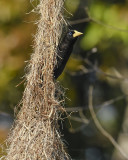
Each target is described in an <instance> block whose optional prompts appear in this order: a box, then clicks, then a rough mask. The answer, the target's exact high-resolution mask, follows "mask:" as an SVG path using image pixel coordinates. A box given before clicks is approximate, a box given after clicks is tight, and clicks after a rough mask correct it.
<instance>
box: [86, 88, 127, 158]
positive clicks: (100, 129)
mask: <svg viewBox="0 0 128 160" xmlns="http://www.w3.org/2000/svg"><path fill="white" fill-rule="evenodd" d="M92 93H93V86H90V87H89V110H90V113H91V116H92V118H93V120H94V123H95V125H96V127H97V128H98V129H99V131H100V132H101V133H102V134H103V135H104V136H105V137H106V138H107V139H108V140H109V141H110V142H111V143H112V144H113V146H114V147H115V148H116V149H117V150H118V151H119V152H120V153H121V154H122V156H123V157H124V159H125V160H128V155H127V154H126V153H125V152H124V151H123V149H122V148H121V147H120V146H119V144H118V143H117V142H116V141H115V139H114V138H113V137H112V136H111V135H110V134H109V133H108V132H107V131H106V130H105V129H104V128H103V127H102V126H101V124H100V123H99V121H98V119H97V117H96V114H95V111H94V109H93V104H92Z"/></svg>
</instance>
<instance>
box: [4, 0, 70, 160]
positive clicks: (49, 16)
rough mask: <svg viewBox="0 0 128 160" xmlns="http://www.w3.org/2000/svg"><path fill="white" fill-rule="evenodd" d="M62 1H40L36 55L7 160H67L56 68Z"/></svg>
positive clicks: (61, 19)
mask: <svg viewBox="0 0 128 160" xmlns="http://www.w3.org/2000/svg"><path fill="white" fill-rule="evenodd" d="M62 6H63V0H40V4H39V5H38V6H37V11H38V12H39V15H40V20H39V22H38V29H37V34H36V35H35V44H34V53H33V54H32V56H31V60H30V63H29V65H28V69H29V72H28V74H27V75H26V80H27V81H26V88H25V91H24V94H23V98H22V104H21V109H20V111H19V113H18V115H17V119H16V121H15V124H14V127H13V129H12V132H11V134H10V135H9V139H8V144H9V148H8V149H7V156H6V157H5V159H6V160H68V159H70V158H69V156H68V154H67V153H66V152H65V149H64V143H63V141H62V139H61V135H60V132H59V129H58V128H59V127H58V120H59V113H60V112H61V109H60V108H61V107H60V102H59V101H58V100H57V98H56V96H55V90H56V88H55V83H54V81H53V66H54V64H55V62H56V47H57V45H58V41H59V38H60V35H61V33H62V27H63V24H64V20H63V16H62Z"/></svg>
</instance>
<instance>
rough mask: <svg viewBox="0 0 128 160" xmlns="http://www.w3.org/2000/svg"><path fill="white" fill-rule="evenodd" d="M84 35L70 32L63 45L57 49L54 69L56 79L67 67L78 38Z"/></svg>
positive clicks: (74, 31)
mask: <svg viewBox="0 0 128 160" xmlns="http://www.w3.org/2000/svg"><path fill="white" fill-rule="evenodd" d="M82 34H83V33H81V32H78V31H76V30H70V31H68V32H67V33H66V35H65V36H64V38H63V39H62V41H61V43H60V44H59V45H58V47H57V64H56V66H55V67H54V71H53V72H54V78H55V79H57V78H58V77H59V76H60V75H61V73H62V72H63V70H64V68H65V65H66V63H67V61H68V59H69V57H70V55H71V53H72V50H73V45H74V43H75V42H76V40H77V38H78V36H80V35H82Z"/></svg>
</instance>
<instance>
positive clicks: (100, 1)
mask: <svg viewBox="0 0 128 160" xmlns="http://www.w3.org/2000/svg"><path fill="white" fill-rule="evenodd" d="M37 4H38V1H36V0H35V1H31V2H29V1H26V0H18V1H17V0H11V1H10V0H6V1H5V0H0V142H1V143H2V144H3V142H4V140H5V139H6V135H7V133H8V130H9V128H10V127H11V124H12V122H13V117H14V107H15V106H16V105H17V104H18V103H19V102H20V100H21V98H22V93H23V90H24V85H23V83H21V82H22V81H23V80H24V77H23V76H24V74H25V66H26V63H25V61H27V60H29V58H30V55H31V54H32V52H33V51H32V45H33V35H34V34H35V32H36V24H35V23H36V20H37V19H38V16H37V15H36V13H33V9H34V8H35V7H36V5H37ZM69 13H71V14H69ZM65 18H66V19H67V21H68V23H69V25H70V28H71V29H76V30H78V31H81V32H83V33H84V35H82V36H81V37H80V38H79V40H78V41H77V43H76V45H75V47H74V50H73V53H72V56H71V58H70V60H69V61H68V64H67V66H66V68H65V70H64V73H63V74H62V75H61V76H60V77H59V79H58V81H59V83H60V84H61V85H62V86H63V90H64V91H65V96H66V102H65V107H66V108H67V113H68V114H69V115H70V113H71V116H69V118H68V119H66V120H65V121H64V123H63V127H61V130H62V133H63V135H64V137H63V138H64V139H65V143H66V145H67V150H68V152H69V154H70V155H71V157H72V158H73V159H75V160H110V159H113V160H123V159H124V158H123V156H122V155H121V154H120V153H119V152H118V151H117V150H116V149H115V147H114V146H113V145H112V143H111V142H110V141H109V140H108V139H107V138H105V137H104V135H103V134H102V133H101V132H100V131H99V130H98V129H97V127H96V126H95V123H94V122H93V120H92V118H91V115H90V111H89V108H88V98H89V96H88V90H89V86H90V85H93V86H94V91H93V107H94V109H95V113H96V115H97V118H98V120H99V122H100V124H101V125H102V127H103V128H104V129H105V130H106V131H107V132H108V133H109V134H110V135H111V136H113V138H114V139H115V140H116V141H117V142H118V144H119V145H120V147H121V148H123V151H124V152H125V153H127V154H128V107H127V100H128V98H127V94H128V80H127V78H128V75H127V73H128V71H127V69H128V1H127V0H66V1H65ZM81 20H82V21H83V22H82V21H81ZM17 85H18V86H17ZM109 100H111V101H109ZM105 102H106V105H104V103H105ZM74 111H75V112H74ZM76 111H77V112H76Z"/></svg>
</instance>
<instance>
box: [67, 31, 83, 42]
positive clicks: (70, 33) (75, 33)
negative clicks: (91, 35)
mask: <svg viewBox="0 0 128 160" xmlns="http://www.w3.org/2000/svg"><path fill="white" fill-rule="evenodd" d="M82 34H83V33H81V32H78V31H76V30H70V31H68V33H67V38H68V39H69V40H73V39H77V37H78V36H80V35H82Z"/></svg>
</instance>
